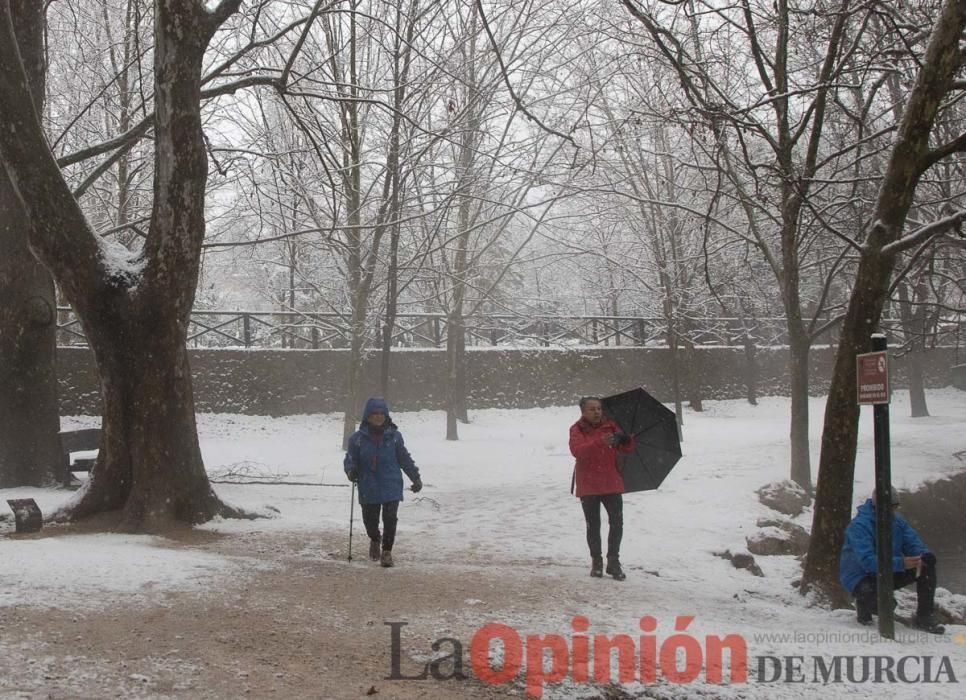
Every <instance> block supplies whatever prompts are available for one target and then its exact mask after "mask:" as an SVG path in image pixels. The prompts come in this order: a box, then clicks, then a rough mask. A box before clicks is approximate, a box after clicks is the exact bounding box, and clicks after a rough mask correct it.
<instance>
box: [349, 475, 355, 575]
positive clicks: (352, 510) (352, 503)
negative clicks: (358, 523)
mask: <svg viewBox="0 0 966 700" xmlns="http://www.w3.org/2000/svg"><path fill="white" fill-rule="evenodd" d="M350 498H351V500H350V501H349V561H352V518H353V516H354V515H355V513H356V482H354V481H353V482H352V496H351V497H350Z"/></svg>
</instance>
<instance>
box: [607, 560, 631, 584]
mask: <svg viewBox="0 0 966 700" xmlns="http://www.w3.org/2000/svg"><path fill="white" fill-rule="evenodd" d="M607 574H608V575H610V576H613V577H614V580H615V581H623V580H624V579H625V578H627V576H626V574H624V570H623V569H622V568H621V562H620V559H618V558H617V557H607Z"/></svg>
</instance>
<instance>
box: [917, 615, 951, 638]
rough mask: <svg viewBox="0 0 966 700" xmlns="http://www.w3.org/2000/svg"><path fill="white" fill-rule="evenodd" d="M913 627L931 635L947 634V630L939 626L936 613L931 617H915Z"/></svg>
mask: <svg viewBox="0 0 966 700" xmlns="http://www.w3.org/2000/svg"><path fill="white" fill-rule="evenodd" d="M912 626H913V627H915V628H916V629H917V630H922V631H923V632H929V633H930V634H946V628H945V627H943V626H942V625H940V624H939V621H938V620H936V615H935V614H934V613H933V614H929V615H918V614H917V615H914V616H913V618H912Z"/></svg>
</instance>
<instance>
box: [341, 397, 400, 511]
mask: <svg viewBox="0 0 966 700" xmlns="http://www.w3.org/2000/svg"><path fill="white" fill-rule="evenodd" d="M378 411H382V412H383V413H385V414H386V422H385V423H383V426H384V430H382V431H379V432H377V431H374V430H372V428H371V426H370V425H369V424H368V423H367V422H366V421H367V419H368V418H369V415H370V414H371V413H375V412H378ZM343 467H344V468H345V472H346V474H349V473H350V472H353V471H354V472H355V473H356V474H357V475H358V477H359V478H358V486H359V503H361V504H363V505H367V504H371V503H388V502H389V501H401V500H403V478H402V472H406V476H408V477H409V480H410V481H418V480H419V469H417V468H416V464H415V462H413V458H412V456H410V454H409V450H407V449H406V443H405V442H404V441H403V436H402V433H400V432H399V429H398V428H397V427H396V425H395V424H394V423H393V422H392V420H390V418H389V406H388V405H387V404H386V401H385V399H382V398H379V397H374V398H371V399H369V400H368V401H366V407H365V409H364V410H363V412H362V425H360V426H359V429H358V430H357V431H356V432H354V433H353V434H352V437H350V438H349V447H348V449H347V451H346V454H345V460H344V461H343Z"/></svg>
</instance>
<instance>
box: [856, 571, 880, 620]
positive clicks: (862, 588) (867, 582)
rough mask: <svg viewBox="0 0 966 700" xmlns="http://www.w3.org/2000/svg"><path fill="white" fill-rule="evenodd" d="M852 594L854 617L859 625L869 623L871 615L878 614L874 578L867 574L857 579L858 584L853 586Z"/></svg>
mask: <svg viewBox="0 0 966 700" xmlns="http://www.w3.org/2000/svg"><path fill="white" fill-rule="evenodd" d="M854 594H855V617H856V619H857V620H858V622H859V624H860V625H871V624H872V616H873V615H878V614H879V611H878V607H879V606H878V601H877V600H876V589H875V579H874V578H872V577H871V576H867V577H866V578H864V579H862V580H861V581H859V585H858V586H856V587H855V591H854Z"/></svg>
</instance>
